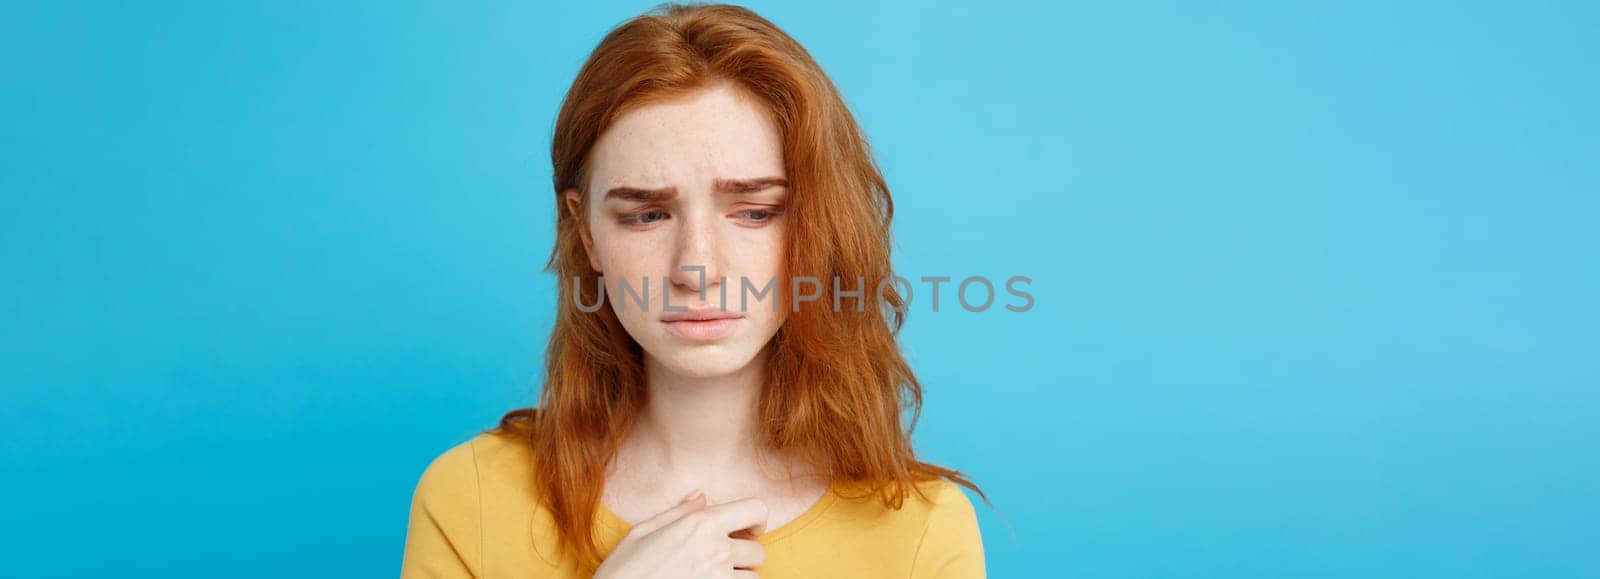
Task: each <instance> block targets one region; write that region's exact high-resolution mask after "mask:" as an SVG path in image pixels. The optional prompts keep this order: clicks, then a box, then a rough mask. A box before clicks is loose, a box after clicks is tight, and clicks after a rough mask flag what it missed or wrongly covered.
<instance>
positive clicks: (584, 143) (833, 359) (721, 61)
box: [489, 4, 988, 569]
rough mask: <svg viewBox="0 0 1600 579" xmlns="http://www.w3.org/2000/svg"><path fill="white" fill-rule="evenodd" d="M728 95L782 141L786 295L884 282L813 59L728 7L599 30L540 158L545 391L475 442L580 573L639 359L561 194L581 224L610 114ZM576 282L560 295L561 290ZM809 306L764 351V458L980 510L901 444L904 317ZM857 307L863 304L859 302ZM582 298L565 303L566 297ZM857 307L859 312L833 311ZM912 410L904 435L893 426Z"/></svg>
mask: <svg viewBox="0 0 1600 579" xmlns="http://www.w3.org/2000/svg"><path fill="white" fill-rule="evenodd" d="M721 81H732V82H735V83H738V84H739V86H741V87H742V88H744V89H746V90H748V91H749V92H750V93H751V94H752V95H754V96H756V97H758V100H759V101H761V102H762V104H764V105H765V106H766V107H768V109H769V110H770V111H771V114H772V116H773V118H774V119H775V120H776V122H777V124H778V127H779V130H780V133H781V134H782V140H783V153H784V164H785V170H786V172H787V174H788V178H789V182H790V201H789V208H788V209H786V213H787V214H788V215H792V216H793V217H792V218H791V219H789V220H788V229H787V238H786V240H785V248H784V263H783V264H782V270H783V272H784V277H782V278H780V281H781V283H780V285H779V286H778V288H780V291H777V292H775V293H776V294H777V295H778V296H780V297H779V299H780V300H785V299H787V298H785V297H783V296H784V293H785V292H784V291H782V290H784V289H786V288H791V287H792V286H791V285H789V284H790V283H792V280H793V279H794V277H798V276H809V277H811V278H814V279H818V280H831V279H835V278H837V279H839V280H841V282H840V285H841V286H843V289H845V290H849V289H851V288H852V287H858V286H855V285H854V284H853V283H850V282H846V281H843V280H856V279H858V278H860V279H864V280H867V285H866V286H865V288H872V287H874V285H873V284H874V282H876V281H877V280H884V279H890V278H891V276H892V270H891V266H890V260H889V248H890V232H889V223H890V220H891V219H892V217H893V215H894V203H893V201H892V200H891V199H890V196H889V188H888V185H887V183H886V182H885V181H884V178H883V175H882V173H881V172H880V171H879V169H878V167H877V164H876V162H875V161H874V160H873V158H872V155H871V153H870V151H869V149H868V146H867V141H866V137H865V136H864V135H863V134H862V132H861V129H860V127H859V126H858V125H857V124H856V121H855V119H854V117H853V116H852V115H851V114H850V111H849V109H848V108H846V106H845V104H844V101H843V99H841V98H840V96H839V93H838V90H837V89H835V88H834V86H833V83H832V82H831V81H830V80H829V79H828V77H827V76H826V75H825V74H824V73H823V71H822V68H821V67H819V66H818V65H817V63H816V62H815V61H814V60H812V58H811V55H810V54H809V53H808V52H806V50H805V49H804V48H803V47H801V46H800V44H799V43H797V42H795V40H794V39H793V38H790V37H789V35H788V34H785V33H784V32H783V31H782V30H780V29H778V27H777V26H774V25H773V24H772V23H771V22H768V21H767V20H766V19H764V18H762V17H760V16H758V15H756V14H755V13H753V12H751V11H749V10H747V9H744V8H740V7H736V6H727V5H679V4H665V5H662V6H659V7H657V8H656V9H654V10H652V11H651V12H649V13H647V14H645V15H642V16H639V17H637V18H634V19H632V20H629V21H627V22H625V23H623V24H621V25H620V26H618V27H617V28H615V29H613V30H612V31H611V32H610V33H609V34H607V35H606V37H605V38H604V39H603V40H601V42H600V44H599V46H597V47H596V48H595V50H594V52H593V53H592V54H590V55H589V59H588V61H587V62H585V63H584V65H583V68H582V69H581V70H580V71H579V72H578V76H577V78H576V79H575V80H574V81H573V83H572V87H571V90H570V91H569V92H568V93H567V96H566V99H565V101H564V102H563V103H562V105H561V112H560V115H559V116H558V117H557V119H556V126H555V134H554V138H553V139H552V143H551V147H550V149H551V151H550V153H551V155H550V156H551V160H552V162H553V164H554V170H555V175H554V177H555V192H556V195H555V203H556V214H557V216H558V217H557V218H556V243H555V248H554V249H553V251H552V252H551V255H550V261H549V263H548V264H547V265H546V270H547V271H550V272H553V273H556V274H557V275H558V276H559V279H560V282H559V283H558V285H559V286H560V288H561V289H560V304H559V305H558V310H559V311H558V313H557V317H556V323H555V328H554V330H553V332H552V333H551V336H550V343H549V346H548V349H547V350H546V366H547V373H546V377H545V383H544V388H543V392H542V393H541V395H540V399H539V406H538V407H537V408H523V409H518V410H514V411H512V412H510V413H508V414H506V415H505V417H504V418H502V419H501V421H500V424H499V425H498V426H497V427H495V428H493V429H490V430H489V432H491V433H495V434H499V435H504V436H511V437H516V438H519V439H521V440H524V441H525V442H526V443H527V444H530V445H531V448H532V450H533V456H534V459H533V460H534V462H535V463H536V465H537V468H535V469H534V471H535V473H536V475H535V478H536V479H537V480H536V481H535V488H536V489H537V491H538V493H539V494H540V496H541V499H542V501H543V502H544V503H545V506H546V508H548V509H549V511H550V512H551V514H552V516H553V518H554V520H555V523H556V527H557V528H558V529H559V530H560V534H561V537H560V539H559V541H560V545H561V547H562V548H563V549H564V550H568V551H569V552H572V553H575V554H576V556H577V559H578V561H579V562H580V564H583V565H586V566H588V568H590V569H593V568H595V567H597V566H598V565H599V562H600V559H601V557H600V550H599V547H598V545H596V543H595V540H594V535H593V528H592V527H593V518H592V517H593V514H594V512H595V511H596V509H597V505H598V503H599V501H600V494H601V490H602V488H603V485H604V473H605V469H606V465H607V464H608V463H609V461H610V459H611V457H612V456H613V455H614V453H615V452H616V451H617V448H618V444H619V442H620V441H621V438H622V436H623V435H624V434H625V433H626V432H627V431H628V429H629V428H630V427H631V426H632V424H633V421H634V420H635V418H636V417H638V416H639V415H640V413H641V411H642V410H643V408H644V404H645V400H646V394H645V378H644V370H643V363H642V359H641V356H642V351H641V348H640V347H639V345H638V343H636V342H635V341H634V340H633V339H632V338H631V337H630V336H629V335H628V333H627V331H626V330H624V329H623V327H622V324H621V323H620V322H619V321H618V320H617V317H616V314H615V313H614V312H613V311H612V310H611V308H600V310H598V311H596V312H593V313H584V312H582V311H580V310H579V309H578V303H579V302H578V301H577V300H578V299H580V298H581V299H582V300H583V302H582V303H585V304H593V303H597V302H596V300H597V299H598V298H599V295H598V292H599V291H601V290H600V288H599V283H598V275H599V274H598V272H595V271H594V270H592V269H591V268H590V266H589V258H588V256H587V255H586V254H585V250H584V246H583V242H582V237H581V235H582V228H583V227H584V226H585V221H584V218H583V215H574V214H572V213H571V212H569V211H568V210H567V208H566V206H565V201H564V199H563V195H564V192H565V191H567V190H569V189H576V190H577V191H578V192H579V194H580V197H581V198H583V199H584V202H582V203H580V204H579V207H587V202H586V201H587V199H586V198H587V196H588V182H587V181H588V175H587V172H588V167H587V161H588V157H589V152H590V149H591V148H593V146H594V144H595V142H596V141H597V140H598V139H599V138H600V135H601V134H602V133H603V132H604V131H605V130H606V128H607V127H609V126H610V125H611V123H612V122H613V121H614V120H615V119H617V118H618V116H620V115H621V114H622V113H623V112H625V111H628V110H631V108H633V107H638V106H640V105H643V104H646V103H651V102H660V101H665V100H672V99H676V98H680V97H683V96H686V95H688V94H689V93H692V92H694V91H696V90H699V89H703V88H705V87H707V86H708V85H710V84H712V83H715V82H721ZM575 278H576V279H577V280H579V281H578V282H577V283H573V282H572V280H574V279H575ZM821 285H822V286H824V287H823V288H822V292H823V295H822V299H819V300H818V301H814V302H805V303H801V304H800V306H801V307H800V308H799V309H798V310H794V309H792V307H791V304H789V303H782V307H784V308H790V310H789V311H790V312H791V313H790V314H788V316H787V318H786V319H785V320H784V323H783V326H782V327H781V328H780V329H779V330H778V333H777V334H776V336H774V338H773V341H772V343H771V344H769V347H768V348H767V349H765V350H763V355H768V356H770V358H769V361H768V363H767V365H766V367H767V370H768V374H767V377H766V382H765V384H764V386H763V390H762V392H761V396H760V402H759V412H760V416H759V424H761V425H762V427H763V428H764V432H763V436H764V437H765V439H766V440H765V442H766V443H767V444H768V445H770V446H771V447H772V448H774V449H786V450H790V451H793V452H795V453H797V454H798V456H801V457H803V458H804V459H806V460H808V461H810V463H811V464H812V465H815V466H816V467H817V468H819V469H820V470H822V471H823V472H825V473H828V474H829V475H830V476H832V477H833V480H835V481H839V480H844V481H851V482H859V483H864V484H865V487H864V488H867V489H870V492H869V493H868V494H876V495H877V496H878V497H879V498H880V499H881V500H882V502H883V504H884V505H885V506H887V507H889V508H893V509H898V508H900V506H901V503H902V501H903V500H904V499H905V497H906V495H907V493H908V492H913V491H914V492H917V493H918V494H919V496H920V495H921V494H922V493H921V489H919V488H918V487H917V485H916V484H915V483H917V482H923V481H928V480H934V479H938V478H946V479H949V480H951V481H954V482H956V483H958V484H961V485H963V486H966V487H968V488H971V489H972V490H973V491H975V492H977V493H978V494H979V496H982V497H983V500H984V502H986V503H987V502H988V497H987V496H986V495H983V492H982V491H981V490H979V489H978V487H977V485H975V484H973V483H972V482H971V481H970V480H968V479H967V478H966V477H965V476H964V475H963V474H962V473H961V472H960V471H956V470H952V469H947V468H943V467H940V466H937V465H933V464H929V463H925V462H921V461H919V460H917V458H916V455H915V453H914V452H913V449H912V444H911V432H912V430H913V429H914V428H915V427H916V422H917V418H918V416H919V415H920V414H921V409H922V387H921V385H920V384H919V383H918V382H917V378H916V376H915V375H913V374H912V371H911V368H910V366H909V365H908V364H907V363H906V360H905V358H904V357H903V356H902V355H901V352H900V348H899V346H898V344H897V343H896V340H895V336H896V334H897V333H898V332H899V329H900V327H901V325H902V324H903V323H904V320H905V318H904V314H903V312H902V311H900V310H903V309H905V303H904V300H903V299H902V298H901V297H900V295H899V293H898V292H897V291H895V289H894V288H893V287H892V286H890V287H889V288H888V290H887V291H885V292H883V293H882V299H883V303H881V304H880V305H879V307H871V308H863V310H864V311H860V312H858V311H856V308H849V307H844V308H840V309H841V310H842V311H834V310H833V308H832V307H831V306H832V304H833V295H832V290H833V287H832V285H833V284H832V283H829V282H826V281H824V282H823V283H822V284H821ZM864 293H865V295H866V296H867V297H868V299H870V298H872V297H873V291H872V290H871V289H867V291H865V292H864ZM575 294H580V295H575ZM847 299H860V298H854V297H851V298H847ZM906 410H910V421H909V424H905V423H903V422H902V412H904V411H906Z"/></svg>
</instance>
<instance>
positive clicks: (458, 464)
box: [416, 432, 533, 501]
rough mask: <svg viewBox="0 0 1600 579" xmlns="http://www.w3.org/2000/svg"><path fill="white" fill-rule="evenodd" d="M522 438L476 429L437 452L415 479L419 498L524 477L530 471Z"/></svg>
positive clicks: (472, 492) (443, 496) (458, 495)
mask: <svg viewBox="0 0 1600 579" xmlns="http://www.w3.org/2000/svg"><path fill="white" fill-rule="evenodd" d="M531 461H532V449H531V448H530V447H529V445H528V443H527V442H526V441H520V440H518V439H517V438H516V437H514V436H512V435H506V434H500V433H495V432H485V433H480V434H478V435H476V436H474V437H472V438H471V439H469V440H467V441H465V442H461V443H458V444H456V445H454V446H452V447H450V448H449V449H448V450H445V451H444V452H442V453H440V454H439V455H438V456H436V457H434V458H433V460H432V461H430V462H429V463H428V466H427V467H426V468H425V469H423V471H422V476H421V478H420V479H419V480H418V481H417V490H416V495H417V498H418V499H419V500H421V499H428V500H434V501H438V500H449V499H452V498H456V499H459V498H463V497H465V496H466V495H476V494H477V493H480V492H483V491H484V490H485V489H491V488H494V487H496V486H498V485H499V484H500V483H503V482H504V481H507V480H526V477H527V475H528V474H530V473H531V471H532V468H533V466H532V464H531Z"/></svg>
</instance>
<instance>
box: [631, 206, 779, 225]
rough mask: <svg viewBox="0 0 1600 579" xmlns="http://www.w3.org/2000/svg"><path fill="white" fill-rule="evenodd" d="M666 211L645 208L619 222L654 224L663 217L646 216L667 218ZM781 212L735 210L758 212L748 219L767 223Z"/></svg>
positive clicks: (749, 211)
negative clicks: (648, 218)
mask: <svg viewBox="0 0 1600 579" xmlns="http://www.w3.org/2000/svg"><path fill="white" fill-rule="evenodd" d="M666 213H667V212H665V211H662V210H660V209H649V210H645V211H640V212H638V213H633V214H629V215H624V216H622V217H621V218H620V219H618V222H619V223H621V224H623V225H633V226H641V227H642V226H647V225H652V224H655V223H656V222H658V221H661V219H655V220H649V221H647V220H645V217H647V216H651V215H657V214H659V215H662V216H663V217H662V219H665V218H666ZM781 213H782V211H781V210H779V209H777V208H763V209H741V210H739V211H736V212H734V215H757V214H758V215H761V217H747V219H749V220H750V222H752V223H757V224H765V223H768V222H771V221H772V220H773V218H776V217H777V216H778V215H779V214H781Z"/></svg>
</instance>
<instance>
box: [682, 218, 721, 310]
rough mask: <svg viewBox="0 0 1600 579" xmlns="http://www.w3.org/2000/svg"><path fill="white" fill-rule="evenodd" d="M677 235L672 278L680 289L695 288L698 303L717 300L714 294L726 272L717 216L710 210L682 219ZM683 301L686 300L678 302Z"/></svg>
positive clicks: (685, 290)
mask: <svg viewBox="0 0 1600 579" xmlns="http://www.w3.org/2000/svg"><path fill="white" fill-rule="evenodd" d="M679 224H680V225H679V227H678V231H677V235H676V236H675V238H674V239H673V243H675V244H676V247H675V248H673V259H672V272H671V273H670V274H668V279H671V280H672V285H673V286H674V288H676V290H677V291H682V292H686V293H687V292H692V293H694V294H695V300H696V303H700V302H710V301H713V300H716V299H717V298H716V296H714V295H710V292H711V290H715V289H718V285H719V284H720V283H721V279H720V278H721V277H722V275H723V273H722V271H723V270H722V252H723V250H724V247H725V246H724V245H723V244H722V237H721V230H720V229H719V228H718V223H717V220H716V218H715V217H714V216H712V215H710V214H709V213H704V212H702V213H700V214H696V215H687V216H685V217H684V218H683V220H681V221H679ZM675 303H682V302H675Z"/></svg>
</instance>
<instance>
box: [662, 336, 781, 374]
mask: <svg viewBox="0 0 1600 579" xmlns="http://www.w3.org/2000/svg"><path fill="white" fill-rule="evenodd" d="M645 351H647V352H649V353H650V355H651V356H655V358H656V360H657V361H659V362H660V363H661V365H662V366H665V367H666V368H667V370H670V371H671V372H672V373H674V374H677V375H679V376H684V377H688V378H715V377H718V376H727V375H729V374H733V373H735V372H738V371H740V370H743V369H744V368H745V367H746V366H749V365H750V362H751V361H753V360H755V355H756V353H757V352H759V351H760V349H759V348H743V347H738V346H736V345H732V344H669V345H664V346H663V347H658V348H653V349H652V348H646V349H645Z"/></svg>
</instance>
